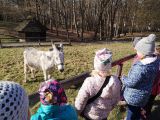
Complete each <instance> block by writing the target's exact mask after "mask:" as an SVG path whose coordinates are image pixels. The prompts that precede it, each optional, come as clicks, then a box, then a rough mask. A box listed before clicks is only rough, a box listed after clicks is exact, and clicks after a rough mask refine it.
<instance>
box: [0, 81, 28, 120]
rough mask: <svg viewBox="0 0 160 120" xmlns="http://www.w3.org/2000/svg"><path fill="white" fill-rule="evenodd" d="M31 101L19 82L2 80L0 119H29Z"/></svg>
mask: <svg viewBox="0 0 160 120" xmlns="http://www.w3.org/2000/svg"><path fill="white" fill-rule="evenodd" d="M29 119H30V114H29V101H28V96H27V94H26V92H25V90H24V89H23V88H22V87H21V86H20V85H19V84H17V83H15V82H10V81H0V120H29Z"/></svg>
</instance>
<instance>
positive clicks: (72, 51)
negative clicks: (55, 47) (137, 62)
mask: <svg viewBox="0 0 160 120" xmlns="http://www.w3.org/2000/svg"><path fill="white" fill-rule="evenodd" d="M100 48H108V49H110V50H111V51H112V52H113V61H114V60H117V59H120V58H122V57H124V56H127V55H130V54H133V53H134V51H133V48H132V44H131V43H104V44H89V43H88V44H73V46H65V47H64V54H65V70H64V72H63V73H60V72H58V71H57V70H53V72H52V76H53V77H54V78H56V79H58V80H64V79H67V78H71V77H73V76H76V75H78V74H81V73H82V72H84V71H91V70H92V69H93V58H94V54H95V51H96V50H98V49H100ZM38 49H40V50H48V49H49V48H48V47H40V48H38ZM23 51H24V48H5V49H0V68H1V69H0V80H11V81H15V82H18V83H20V84H21V85H22V86H23V87H24V88H25V90H26V91H27V93H28V94H31V93H33V92H35V91H37V89H38V87H39V84H40V82H42V81H44V80H43V74H42V71H37V73H36V80H34V79H31V78H29V81H28V83H23V82H22V81H23V79H24V74H23ZM130 65H131V61H128V62H126V63H125V65H124V68H123V74H127V71H128V70H129V68H130ZM114 72H115V68H114V69H113V73H114ZM77 92H78V90H75V89H69V90H66V93H67V96H68V99H69V102H70V103H71V104H73V103H74V99H75V96H76V95H77ZM38 105H39V103H38V104H37V105H35V106H34V107H33V108H31V112H32V113H34V112H35V111H36V109H37V107H38ZM122 116H123V115H122V114H119V108H118V107H116V109H114V110H113V112H112V113H111V114H110V116H109V120H116V119H117V120H118V119H119V120H120V117H122Z"/></svg>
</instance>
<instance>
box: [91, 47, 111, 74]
mask: <svg viewBox="0 0 160 120" xmlns="http://www.w3.org/2000/svg"><path fill="white" fill-rule="evenodd" d="M111 62H112V52H111V51H110V50H108V49H106V48H103V49H101V50H98V51H96V55H95V57H94V69H95V70H98V71H107V70H109V69H111V67H112V66H111Z"/></svg>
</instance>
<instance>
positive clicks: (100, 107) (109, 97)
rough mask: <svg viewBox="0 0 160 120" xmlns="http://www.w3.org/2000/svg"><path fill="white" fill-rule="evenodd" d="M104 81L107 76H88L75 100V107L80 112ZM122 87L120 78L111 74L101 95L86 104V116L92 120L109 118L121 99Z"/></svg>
mask: <svg viewBox="0 0 160 120" xmlns="http://www.w3.org/2000/svg"><path fill="white" fill-rule="evenodd" d="M104 81H105V78H101V77H100V76H98V75H97V76H94V77H88V78H86V80H85V81H84V83H83V85H82V87H81V88H80V90H79V92H78V95H77V97H76V100H75V107H76V109H77V111H78V112H79V113H81V112H82V111H83V109H84V108H85V106H86V103H87V100H88V99H89V98H91V97H93V96H95V95H96V94H97V92H98V91H99V89H100V88H101V86H102V84H103V83H104ZM120 89H121V84H120V81H119V79H118V78H117V77H116V76H111V78H110V80H109V83H108V84H107V85H106V87H105V88H104V89H103V91H102V94H101V95H100V97H99V98H97V99H96V100H95V101H93V103H90V104H88V105H87V106H86V108H85V111H84V114H85V116H86V117H88V118H90V119H92V120H102V119H104V118H107V116H108V115H109V113H110V111H111V110H112V109H113V108H114V106H115V105H116V104H117V102H118V101H119V99H120Z"/></svg>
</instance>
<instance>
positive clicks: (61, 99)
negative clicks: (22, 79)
mask: <svg viewBox="0 0 160 120" xmlns="http://www.w3.org/2000/svg"><path fill="white" fill-rule="evenodd" d="M47 92H49V93H51V94H52V95H53V97H52V100H51V101H53V102H48V101H47V100H46V93H47ZM39 94H40V101H41V103H42V104H44V105H49V104H52V105H63V104H65V103H67V97H66V94H65V91H64V89H63V88H62V87H61V85H60V83H59V82H58V81H56V80H53V79H51V80H48V81H45V82H43V83H41V85H40V88H39Z"/></svg>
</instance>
